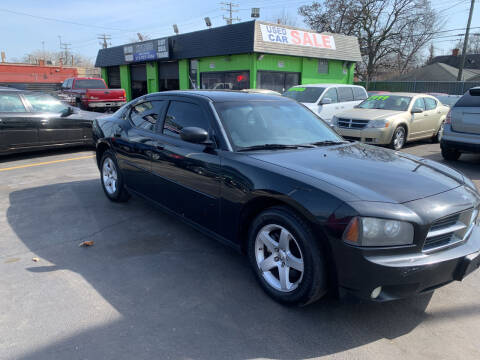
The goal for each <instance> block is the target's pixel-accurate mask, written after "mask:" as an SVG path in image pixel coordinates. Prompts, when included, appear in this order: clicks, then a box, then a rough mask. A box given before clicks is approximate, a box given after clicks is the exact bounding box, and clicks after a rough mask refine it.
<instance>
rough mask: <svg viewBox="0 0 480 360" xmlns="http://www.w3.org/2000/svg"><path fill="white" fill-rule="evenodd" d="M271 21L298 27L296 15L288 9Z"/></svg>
mask: <svg viewBox="0 0 480 360" xmlns="http://www.w3.org/2000/svg"><path fill="white" fill-rule="evenodd" d="M269 21H271V22H275V23H277V24H280V25H288V26H297V19H296V17H295V14H291V13H289V12H288V11H287V10H286V9H283V10H282V11H281V12H279V13H278V14H277V15H275V16H273V17H271V18H270V19H269Z"/></svg>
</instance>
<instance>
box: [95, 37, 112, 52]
mask: <svg viewBox="0 0 480 360" xmlns="http://www.w3.org/2000/svg"><path fill="white" fill-rule="evenodd" d="M97 39H98V40H102V42H100V45H102V49H106V48H107V47H108V42H107V41H109V40H112V37H111V36H110V35H107V34H99V35H98V37H97Z"/></svg>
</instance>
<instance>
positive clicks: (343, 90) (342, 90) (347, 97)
mask: <svg viewBox="0 0 480 360" xmlns="http://www.w3.org/2000/svg"><path fill="white" fill-rule="evenodd" d="M337 90H338V100H339V102H346V101H353V91H352V88H351V87H349V86H342V87H338V88H337Z"/></svg>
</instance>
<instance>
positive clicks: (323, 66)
mask: <svg viewBox="0 0 480 360" xmlns="http://www.w3.org/2000/svg"><path fill="white" fill-rule="evenodd" d="M318 73H319V74H328V60H325V59H318Z"/></svg>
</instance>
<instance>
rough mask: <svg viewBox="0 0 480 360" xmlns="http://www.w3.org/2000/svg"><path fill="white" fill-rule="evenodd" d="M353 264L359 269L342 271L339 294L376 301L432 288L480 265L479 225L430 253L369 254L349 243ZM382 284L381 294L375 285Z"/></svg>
mask: <svg viewBox="0 0 480 360" xmlns="http://www.w3.org/2000/svg"><path fill="white" fill-rule="evenodd" d="M347 257H348V261H349V262H350V263H351V267H353V268H354V269H358V271H349V272H348V273H345V272H341V274H340V275H339V279H338V281H339V292H340V295H341V296H342V297H343V296H346V295H354V296H355V297H359V298H363V299H369V300H374V301H388V300H395V299H401V298H405V297H411V296H414V295H418V294H422V293H427V292H431V291H433V290H435V289H437V288H439V287H441V286H443V285H446V284H448V283H450V282H452V281H461V280H463V279H464V278H465V277H466V276H467V275H469V274H470V273H472V272H473V271H474V270H476V269H478V267H480V228H479V227H478V226H475V227H474V230H473V231H472V233H471V235H470V237H469V238H468V239H467V240H466V241H465V242H463V243H462V244H461V245H457V246H455V247H452V248H450V249H447V250H442V251H438V252H435V253H431V254H426V253H423V252H420V253H416V254H403V255H379V254H376V255H370V254H369V252H368V251H366V250H362V249H359V248H353V247H350V249H348V250H347ZM379 286H381V288H382V290H381V292H380V294H379V296H378V297H376V298H375V299H372V297H371V294H372V291H373V290H374V289H376V288H377V287H379Z"/></svg>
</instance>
